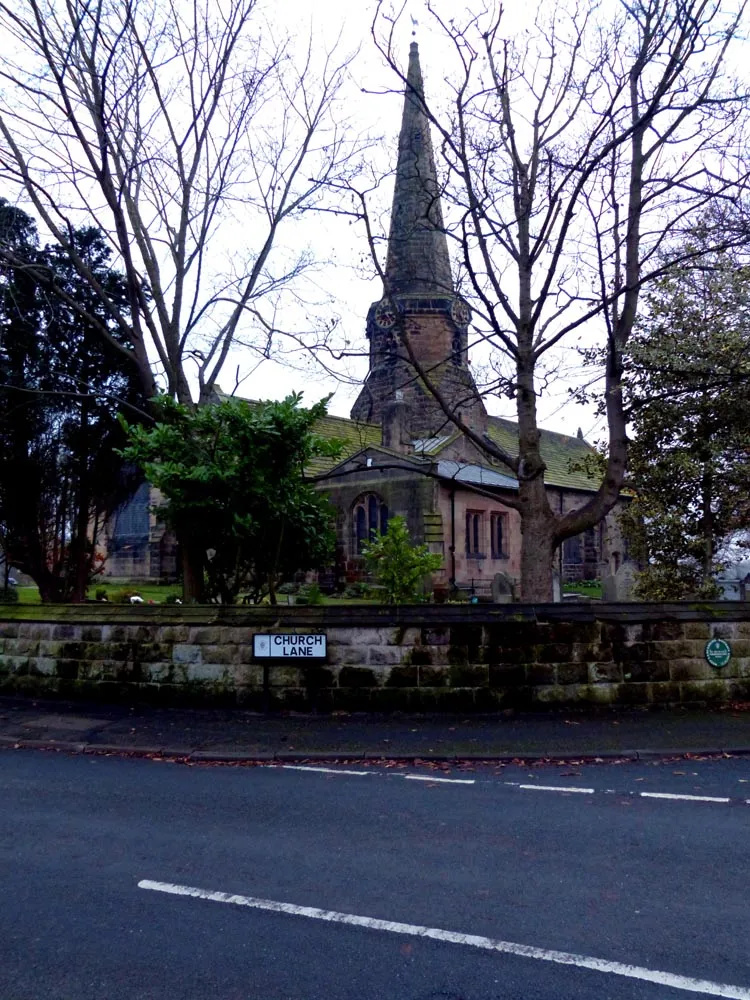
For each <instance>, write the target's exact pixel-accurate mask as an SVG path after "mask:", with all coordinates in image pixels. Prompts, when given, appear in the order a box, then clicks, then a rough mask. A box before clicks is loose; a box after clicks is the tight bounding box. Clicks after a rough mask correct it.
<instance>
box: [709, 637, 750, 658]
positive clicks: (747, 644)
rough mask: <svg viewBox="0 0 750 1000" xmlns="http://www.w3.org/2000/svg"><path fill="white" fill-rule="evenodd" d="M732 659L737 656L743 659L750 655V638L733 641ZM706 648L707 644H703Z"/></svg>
mask: <svg viewBox="0 0 750 1000" xmlns="http://www.w3.org/2000/svg"><path fill="white" fill-rule="evenodd" d="M731 646H732V659H733V660H734V658H735V657H737V658H738V659H742V658H745V657H748V656H750V640H748V639H735V640H734V641H733V642H732V643H731ZM702 649H705V646H702Z"/></svg>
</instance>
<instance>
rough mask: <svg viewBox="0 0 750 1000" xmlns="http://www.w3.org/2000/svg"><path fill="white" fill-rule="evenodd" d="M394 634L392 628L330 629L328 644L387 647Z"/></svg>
mask: <svg viewBox="0 0 750 1000" xmlns="http://www.w3.org/2000/svg"><path fill="white" fill-rule="evenodd" d="M392 634H393V630H392V629H390V628H332V629H328V644H329V645H336V646H387V645H389V640H390V638H391V636H392Z"/></svg>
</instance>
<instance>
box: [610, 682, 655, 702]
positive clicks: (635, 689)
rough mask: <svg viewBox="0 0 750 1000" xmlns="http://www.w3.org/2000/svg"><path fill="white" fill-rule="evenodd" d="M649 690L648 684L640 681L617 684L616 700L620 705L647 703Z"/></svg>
mask: <svg viewBox="0 0 750 1000" xmlns="http://www.w3.org/2000/svg"><path fill="white" fill-rule="evenodd" d="M650 695H651V692H650V690H649V685H648V684H645V683H641V682H633V683H629V682H627V681H626V682H625V683H624V684H618V685H617V701H618V702H619V703H620V704H621V705H647V704H648V703H649V698H650Z"/></svg>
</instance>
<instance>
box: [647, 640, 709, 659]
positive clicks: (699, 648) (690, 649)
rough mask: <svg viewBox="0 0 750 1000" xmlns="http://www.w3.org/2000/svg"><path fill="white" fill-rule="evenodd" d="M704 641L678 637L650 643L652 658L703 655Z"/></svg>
mask: <svg viewBox="0 0 750 1000" xmlns="http://www.w3.org/2000/svg"><path fill="white" fill-rule="evenodd" d="M705 648H706V644H705V642H701V641H700V640H699V639H679V640H676V641H670V642H654V643H652V649H653V659H654V660H686V659H691V658H693V657H695V658H698V657H702V656H703V655H704V652H705Z"/></svg>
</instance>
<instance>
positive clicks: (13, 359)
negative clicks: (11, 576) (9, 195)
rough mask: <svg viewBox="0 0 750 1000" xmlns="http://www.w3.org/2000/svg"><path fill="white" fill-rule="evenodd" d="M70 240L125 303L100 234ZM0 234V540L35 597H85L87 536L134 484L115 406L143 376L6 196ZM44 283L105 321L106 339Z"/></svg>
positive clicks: (93, 564)
mask: <svg viewBox="0 0 750 1000" xmlns="http://www.w3.org/2000/svg"><path fill="white" fill-rule="evenodd" d="M72 239H73V240H74V243H75V246H76V249H77V252H78V253H79V254H80V255H81V257H82V258H83V259H84V260H85V261H86V262H87V264H88V266H89V267H90V269H91V272H92V274H93V275H94V277H95V279H96V280H97V281H98V282H99V283H100V284H101V285H102V286H103V287H105V288H106V289H107V294H108V296H110V297H111V298H113V299H115V300H118V301H121V302H122V303H124V301H125V297H126V291H125V285H124V281H123V279H122V276H121V275H119V274H118V273H117V272H116V271H113V270H112V268H111V266H110V256H111V255H110V251H109V249H108V247H107V244H106V242H105V240H104V238H103V236H102V235H101V233H100V232H99V231H98V230H96V229H93V228H84V229H80V230H77V231H75V232H74V233H73V234H72ZM0 241H2V243H3V247H4V250H6V251H8V253H7V254H6V255H5V256H4V259H5V260H6V263H4V264H3V266H2V269H0V545H2V548H3V549H4V551H5V553H6V556H7V560H8V562H9V564H10V565H12V566H16V567H18V568H19V569H20V570H22V571H23V572H25V573H27V574H28V575H29V576H31V577H32V579H33V580H34V582H35V583H36V584H37V586H38V587H39V592H40V595H41V597H42V600H43V601H66V600H83V599H84V597H85V595H86V587H87V585H88V583H89V582H90V580H91V578H92V577H93V576H94V575H95V574H96V572H97V571H98V570H99V569H100V568H101V560H100V557H99V556H98V555H97V552H96V549H95V545H94V544H93V541H92V539H93V538H95V537H96V533H97V531H99V530H100V529H101V527H102V524H103V523H104V522H105V521H106V519H107V518H108V517H109V516H110V514H111V513H112V512H113V511H114V510H115V509H116V508H117V507H118V506H119V505H120V504H121V503H122V502H123V501H124V500H125V499H127V497H128V496H129V495H130V494H131V492H132V490H133V489H134V488H135V486H136V485H137V481H136V479H135V477H134V475H133V474H132V473H130V474H128V473H127V471H126V472H123V468H122V461H121V460H120V458H119V457H118V456H117V454H116V452H115V449H116V448H117V447H119V446H120V445H122V444H123V443H124V432H123V430H122V428H121V427H120V425H119V423H118V421H117V419H116V414H117V410H118V409H119V408H121V407H123V406H128V405H130V406H135V407H140V406H142V405H143V402H144V401H143V398H142V395H141V392H140V388H139V386H140V382H139V379H138V376H137V373H136V368H135V365H134V364H132V363H131V362H130V360H129V356H128V352H127V351H123V350H120V349H119V348H118V346H117V344H120V345H122V343H123V340H122V335H121V334H120V332H119V330H118V329H117V327H116V326H115V324H114V323H112V322H111V320H109V318H108V315H107V313H106V312H105V310H104V307H103V306H102V304H101V301H100V299H99V297H98V296H97V295H96V294H95V293H94V292H93V291H92V290H91V287H90V285H89V284H88V283H84V282H82V280H81V279H80V277H79V276H78V274H77V272H76V271H75V270H74V269H73V267H72V265H71V264H70V262H69V260H68V258H67V256H66V254H65V253H63V251H62V250H61V249H60V248H59V247H50V246H44V247H40V246H39V242H38V239H37V235H36V229H35V225H34V222H33V220H32V219H31V218H30V217H29V216H28V215H26V214H25V213H24V212H22V211H20V210H19V209H17V208H14V207H13V206H12V205H10V204H9V203H8V202H7V201H5V200H4V199H0ZM8 257H10V258H12V259H13V261H15V262H16V263H14V264H13V265H11V264H9V263H7V259H8ZM52 286H55V287H57V288H59V289H62V290H63V291H64V292H65V293H66V294H67V295H69V296H72V297H74V298H75V299H76V301H77V302H78V304H79V305H80V306H81V307H82V308H83V309H84V310H85V311H86V312H87V313H88V314H89V315H90V316H91V317H92V319H93V318H94V317H95V318H97V319H98V321H99V322H100V323H103V324H104V325H105V326H107V327H108V328H109V330H110V334H111V338H112V342H111V343H108V342H107V341H106V340H105V339H104V338H103V337H102V335H101V332H100V330H99V329H96V330H94V328H93V326H92V324H91V323H89V322H87V321H86V320H85V319H82V318H81V315H80V314H79V313H78V312H76V311H74V310H73V309H71V308H70V307H69V306H68V305H67V304H66V303H65V302H64V301H63V300H62V299H61V298H59V297H58V296H56V295H55V294H54V292H53V290H52ZM131 412H133V411H132V410H131Z"/></svg>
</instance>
